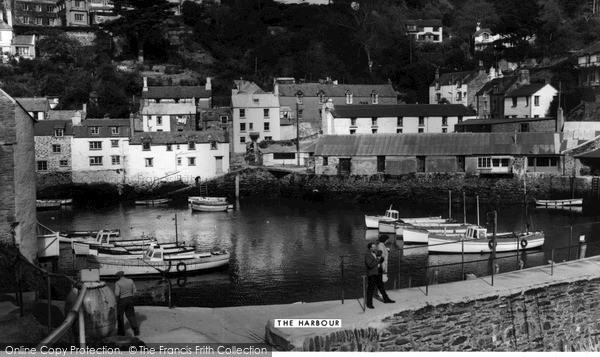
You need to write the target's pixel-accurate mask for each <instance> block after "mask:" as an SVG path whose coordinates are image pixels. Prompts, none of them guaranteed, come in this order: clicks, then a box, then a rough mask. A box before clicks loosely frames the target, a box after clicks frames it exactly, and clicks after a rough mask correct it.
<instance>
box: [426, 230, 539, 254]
mask: <svg viewBox="0 0 600 357" xmlns="http://www.w3.org/2000/svg"><path fill="white" fill-rule="evenodd" d="M544 240H545V237H544V233H543V232H526V233H500V234H496V238H495V239H494V238H493V235H492V236H491V235H490V234H488V233H487V230H486V229H485V228H480V227H473V228H469V229H468V230H467V233H465V234H464V235H459V236H450V235H446V236H444V235H441V234H434V233H430V234H429V240H428V249H429V253H459V254H460V253H463V252H464V253H479V254H481V253H491V252H492V251H493V249H494V244H495V248H496V252H512V251H516V250H525V249H533V248H538V247H541V246H542V245H543V244H544ZM494 241H495V243H494Z"/></svg>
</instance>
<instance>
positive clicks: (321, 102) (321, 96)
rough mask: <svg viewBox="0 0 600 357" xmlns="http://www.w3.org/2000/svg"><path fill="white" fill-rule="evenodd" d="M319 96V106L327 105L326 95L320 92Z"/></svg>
mask: <svg viewBox="0 0 600 357" xmlns="http://www.w3.org/2000/svg"><path fill="white" fill-rule="evenodd" d="M317 96H318V97H319V104H323V103H325V93H323V92H322V91H319V93H317Z"/></svg>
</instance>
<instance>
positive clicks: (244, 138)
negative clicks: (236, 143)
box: [240, 136, 246, 144]
mask: <svg viewBox="0 0 600 357" xmlns="http://www.w3.org/2000/svg"><path fill="white" fill-rule="evenodd" d="M245 142H246V137H245V136H240V144H243V143H245Z"/></svg>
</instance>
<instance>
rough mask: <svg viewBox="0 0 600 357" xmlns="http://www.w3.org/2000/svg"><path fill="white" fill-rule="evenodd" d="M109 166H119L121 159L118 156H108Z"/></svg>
mask: <svg viewBox="0 0 600 357" xmlns="http://www.w3.org/2000/svg"><path fill="white" fill-rule="evenodd" d="M110 163H111V165H121V157H120V156H119V155H111V156H110Z"/></svg>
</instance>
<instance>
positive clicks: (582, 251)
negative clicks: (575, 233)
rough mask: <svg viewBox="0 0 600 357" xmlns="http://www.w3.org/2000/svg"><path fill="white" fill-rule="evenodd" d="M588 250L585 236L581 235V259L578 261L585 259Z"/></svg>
mask: <svg viewBox="0 0 600 357" xmlns="http://www.w3.org/2000/svg"><path fill="white" fill-rule="evenodd" d="M586 248H587V244H585V236H584V235H581V236H579V258H578V259H583V258H585V251H586Z"/></svg>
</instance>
